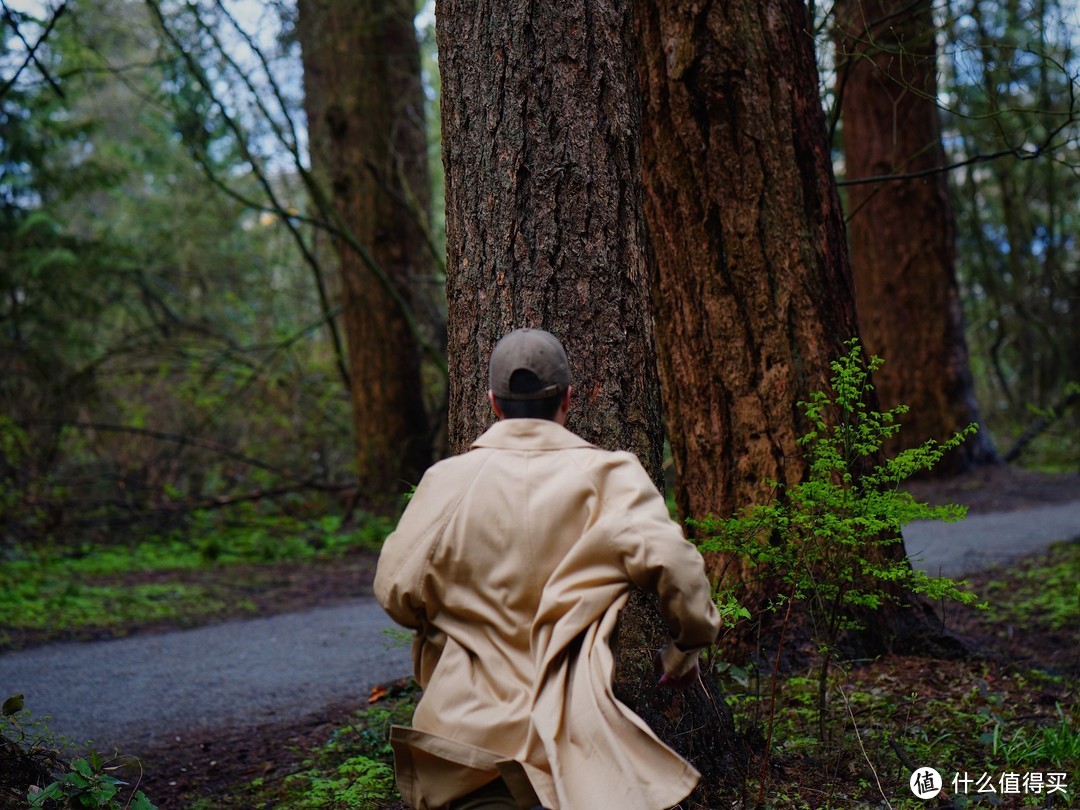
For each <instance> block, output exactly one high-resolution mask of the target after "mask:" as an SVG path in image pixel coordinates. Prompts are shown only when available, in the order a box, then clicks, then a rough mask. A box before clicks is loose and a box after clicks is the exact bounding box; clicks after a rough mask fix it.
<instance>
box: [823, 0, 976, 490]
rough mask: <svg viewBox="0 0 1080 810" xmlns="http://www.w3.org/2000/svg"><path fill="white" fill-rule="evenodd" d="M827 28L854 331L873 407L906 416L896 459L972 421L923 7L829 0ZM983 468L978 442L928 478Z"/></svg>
mask: <svg viewBox="0 0 1080 810" xmlns="http://www.w3.org/2000/svg"><path fill="white" fill-rule="evenodd" d="M835 31H836V41H837V61H838V65H837V85H838V88H839V91H838V97H839V98H840V101H841V106H840V110H841V121H842V123H843V133H842V134H843V144H844V160H845V175H846V179H847V181H848V183H849V184H848V185H847V186H846V188H845V192H846V195H847V203H848V205H847V209H848V212H849V214H848V237H849V240H850V250H851V262H852V266H853V270H854V276H855V291H856V301H857V308H858V313H859V326H860V329H861V332H862V336H863V340H864V343H865V346H866V349H867V351H869V352H870V353H872V354H877V355H880V356H881V357H882V358H884V360H885V361H886V362H885V365H884V366H883V367H882V368H881V370H880V371H878V372H877V373H876V374H875V375H874V383H875V386H876V388H877V392H878V397H879V399H880V401H881V404H882V406H883V407H886V408H892V407H895V406H896V405H899V404H906V405H908V406H910V408H911V410H910V412H909V413H908V414H907V415H906V416H905V417H904V418H903V419H902V424H903V426H904V427H903V430H902V431H901V432H900V434H899V435H898V436H897V437H896V439H895V440H894V441H893V442H892V444H891V445H890V446H889V447H888V448H887V449H888V450H889V451H890V452H895V451H898V450H901V449H904V448H907V447H914V446H917V445H920V444H922V443H923V442H925V441H926V440H927V439H938V440H940V439H944V438H947V437H948V436H951V435H952V434H953V433H954V432H955V431H957V430H959V429H960V428H963V427H966V426H967V425H968V424H970V423H971V422H977V421H979V413H978V406H977V404H976V401H975V392H974V382H973V380H972V376H971V369H970V365H969V362H968V349H967V341H966V340H965V337H964V324H963V318H962V315H961V311H960V300H959V292H958V289H957V281H956V271H955V222H954V216H953V206H952V199H951V197H950V193H949V185H948V180H947V177H946V175H945V173H944V172H943V171H940V169H941V168H942V167H943V166H944V165H945V154H944V149H943V148H942V144H941V125H940V121H939V119H938V109H937V76H936V54H935V43H934V36H935V33H936V29H935V26H934V19H933V8H932V4H931V2H930V0H917V2H914V3H913V2H910V0H840V2H838V3H837V4H836V28H835ZM906 175H911V176H910V177H905V176H906ZM873 178H880V179H878V180H873ZM994 460H996V454H995V452H994V448H993V446H992V445H991V443H990V440H989V438H988V437H987V436H986V435H985V434H983V433H980V434H976V436H974V437H973V438H971V439H969V440H968V441H967V442H965V443H964V444H963V445H961V446H960V447H959V448H957V449H956V450H954V451H952V452H951V453H950V454H948V455H947V456H946V457H945V458H944V459H943V460H942V462H941V464H939V465H938V466H937V467H936V468H935V470H934V472H935V473H941V474H955V473H958V472H961V471H963V470H964V469H967V468H969V467H970V466H972V465H973V464H980V463H986V462H989V461H994Z"/></svg>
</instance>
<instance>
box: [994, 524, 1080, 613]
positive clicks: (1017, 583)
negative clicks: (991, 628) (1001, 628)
mask: <svg viewBox="0 0 1080 810" xmlns="http://www.w3.org/2000/svg"><path fill="white" fill-rule="evenodd" d="M1077 571H1080V542H1071V543H1059V544H1057V545H1056V546H1054V547H1053V548H1052V549H1051V550H1050V552H1049V554H1048V555H1047V557H1046V559H1045V562H1043V563H1041V564H1038V565H1035V566H1033V567H1030V568H1018V569H1016V570H1010V571H1008V575H1009V576H1008V582H1004V581H1000V580H997V581H993V582H991V583H990V584H989V586H988V588H987V592H986V597H987V601H988V603H989V611H990V616H991V617H992V620H993V621H994V622H997V623H1000V624H1014V625H1016V624H1019V625H1024V624H1029V623H1031V622H1033V621H1034V622H1038V623H1040V624H1044V625H1047V626H1049V627H1051V628H1052V629H1054V630H1064V629H1066V628H1069V627H1075V626H1076V623H1077V622H1078V621H1080V578H1078V577H1077Z"/></svg>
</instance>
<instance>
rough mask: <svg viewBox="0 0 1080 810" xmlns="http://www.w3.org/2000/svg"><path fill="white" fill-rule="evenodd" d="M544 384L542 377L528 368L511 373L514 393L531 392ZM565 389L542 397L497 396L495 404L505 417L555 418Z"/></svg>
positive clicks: (511, 389)
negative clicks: (509, 397) (511, 397)
mask: <svg viewBox="0 0 1080 810" xmlns="http://www.w3.org/2000/svg"><path fill="white" fill-rule="evenodd" d="M543 387H544V385H543V383H542V382H541V381H540V378H539V377H537V376H536V375H535V374H533V373H532V372H531V371H528V370H527V369H523V368H519V369H518V370H517V371H515V372H514V373H513V374H511V375H510V391H511V393H514V394H531V393H533V392H534V391H539V390H540V389H541V388H543ZM564 393H565V391H564V390H560V391H558V392H557V393H554V394H552V395H551V396H549V397H543V398H541V399H503V398H502V397H495V404H496V405H498V406H499V410H500V411H502V415H503V418H504V419H547V420H549V421H551V420H553V419H554V418H555V414H557V413H558V412H559V405H560V404H561V403H562V398H563V394H564Z"/></svg>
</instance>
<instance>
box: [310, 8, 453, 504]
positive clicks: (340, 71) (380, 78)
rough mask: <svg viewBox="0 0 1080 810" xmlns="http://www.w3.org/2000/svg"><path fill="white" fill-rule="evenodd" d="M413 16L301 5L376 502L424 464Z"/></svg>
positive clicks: (314, 132)
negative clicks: (416, 311) (416, 310)
mask: <svg viewBox="0 0 1080 810" xmlns="http://www.w3.org/2000/svg"><path fill="white" fill-rule="evenodd" d="M414 16H415V8H414V5H413V2H412V0H391V1H390V2H381V1H380V0H363V1H362V2H346V1H345V0H300V2H299V4H298V22H297V31H298V34H299V37H300V42H301V46H302V48H303V62H304V91H305V109H306V111H307V116H308V130H309V139H310V151H311V157H312V164H313V168H315V169H317V170H318V173H319V174H321V175H323V176H325V177H327V178H328V180H329V183H330V186H331V189H332V203H333V206H334V208H335V211H336V214H337V217H336V219H337V224H338V227H339V228H340V229H342V230H347V231H348V232H349V237H350V238H347V237H346V236H345V235H344V234H343V233H340V232H339V233H338V235H337V237H336V238H335V247H336V250H337V254H338V257H339V266H340V271H341V280H342V285H341V286H342V305H343V320H344V324H345V332H346V337H347V342H348V355H349V368H350V378H351V385H350V388H351V392H350V395H351V399H352V407H353V419H354V424H355V428H356V444H357V462H358V469H359V483H360V488H361V492H362V493H363V495H364V496H365V498H370V499H371V500H372V502H373V504H374V505H376V506H380V505H381V506H383V507H388V506H392V505H393V504H394V503H395V502H396V498H397V497H398V496H399V495H400V494H401V493H402V492H403V491H404V490H405V489H406V487H407V485H408V484H409V483H415V482H416V481H418V480H419V476H420V473H422V472H423V470H424V468H425V467H427V465H428V464H429V463H430V461H431V430H430V428H429V425H428V420H427V416H426V413H425V408H424V390H423V385H422V383H421V350H420V347H419V342H418V334H417V332H416V329H415V322H413V321H412V315H411V312H412V308H413V306H414V303H415V302H416V301H417V299H418V297H419V296H418V295H417V294H416V290H417V279H419V278H423V277H429V276H431V275H432V269H431V268H432V264H431V256H430V253H429V252H428V251H429V248H428V247H427V240H426V234H425V231H424V229H425V227H426V224H427V223H426V220H427V217H428V216H429V214H428V212H429V210H430V202H429V197H430V191H429V182H428V169H427V145H426V132H425V128H424V107H423V88H422V85H421V81H420V56H419V46H418V43H417V39H416V30H415V26H414V24H413V17H414ZM358 246H359V247H362V248H363V249H366V251H367V252H368V253H369V256H368V257H365V256H364V255H363V253H362V252H361V251H360V250H358ZM373 264H374V265H375V266H376V267H377V268H379V269H380V272H377V271H375V270H374V269H373V267H372V265H373Z"/></svg>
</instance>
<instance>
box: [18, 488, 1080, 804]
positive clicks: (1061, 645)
mask: <svg viewBox="0 0 1080 810" xmlns="http://www.w3.org/2000/svg"><path fill="white" fill-rule="evenodd" d="M911 490H912V491H913V493H914V494H915V495H916V497H918V498H920V499H923V500H928V501H931V502H934V503H948V502H952V503H962V504H965V505H967V506H969V507H970V509H971V510H972V511H973V512H986V511H996V510H1010V509H1022V508H1025V507H1030V506H1037V505H1042V504H1047V503H1060V502H1065V501H1069V500H1075V499H1077V498H1078V497H1080V476H1077V475H1049V474H1041V473H1033V472H1027V471H1021V470H1015V469H1010V468H1005V467H994V468H988V469H983V470H978V471H976V472H974V473H970V474H968V475H965V476H961V477H958V478H955V479H952V480H949V481H945V482H937V481H921V482H917V483H915V484H913V485H912V486H911ZM374 561H375V556H374V555H371V554H360V555H354V556H351V557H349V558H347V559H346V560H344V561H341V560H338V561H334V562H331V563H313V564H309V565H302V566H300V565H297V564H295V563H290V564H288V565H283V566H280V567H276V568H274V569H271V570H270V571H266V570H261V571H259V572H258V573H257V575H256V574H255V572H251V573H252V574H253V576H251V577H250V578H248V580H247V584H246V585H245V586H244V588H245V592H244V593H243V594H242V596H243V598H245V599H250V600H252V601H254V602H255V604H256V606H257V609H258V611H259V613H260V615H268V614H272V613H282V612H287V611H292V610H300V609H303V608H306V607H310V606H314V605H324V604H330V603H333V602H335V601H338V600H342V599H348V598H354V597H357V596H361V595H364V593H369V592H370V591H369V585H370V581H371V575H372V572H373V564H374ZM199 576H210V577H213V576H215V575H214V574H205V573H203V574H200V575H199ZM222 576H223V577H225V576H227V578H228V580H229V581H230V582H234V583H235V582H236V581H237V578H236V572H235V571H231V572H229V573H228V574H227V575H225V574H222ZM995 576H1000V575H999V574H994V573H988V574H982V575H979V576H976V577H972V578H970V579H971V581H972V584H973V586H975V588H976V590H978V588H979V587H980V586H981V585H985V583H986V582H988V581H989V580H990V579H992V578H994V577H995ZM358 583H359V584H358ZM222 584H223V585H224V583H222ZM945 619H946V621H947V623H948V626H949V628H950V629H952V630H953V631H955V632H956V633H958V634H960V635H961V636H963V637H965V638H966V639H968V641H969V644H970V645H971V647H972V649H973V650H975V651H976V653H977V656H978V658H979V659H980V660H982V661H983V662H989V663H988V664H985V663H984V664H980V666H986V665H989V666H990V671H991V672H999V673H1003V672H1008V671H1011V670H1015V669H1016V668H1017V667H1021V668H1023V667H1032V666H1035V667H1040V668H1043V669H1045V670H1047V671H1050V672H1056V673H1061V674H1064V675H1066V676H1068V677H1069V678H1070V679H1072V680H1071V682H1072V683H1075V679H1076V678H1077V677H1080V663H1078V658H1077V650H1078V644H1080V639H1078V633H1077V630H1076V629H1075V628H1073V629H1072V630H1071V631H1069V632H1062V631H1058V630H1053V629H1052V628H1049V627H1038V626H1036V627H1024V628H1008V627H1002V626H1000V625H992V624H989V623H988V622H987V620H986V617H985V616H983V615H981V614H980V613H979V612H978V611H974V610H971V609H967V608H951V609H950V610H949V612H948V615H947V616H946V617H945ZM169 629H175V627H174V626H163V625H154V626H142V627H136V628H129V630H130V631H131V632H160V631H164V630H169ZM106 632H107V631H104V630H103V631H101V634H105V633H106ZM22 641H23V642H31V643H32V642H33V641H34V640H33V639H22ZM971 667H972V664H971V661H970V660H968V661H962V660H958V661H941V660H933V661H929V660H926V659H921V658H904V657H896V658H890V659H885V660H881V661H878V662H875V663H874V664H872V665H871V666H870V667H867V668H864V669H863V670H861V671H860V677H861V678H866V679H870V680H873V679H874V678H880V679H886V680H889V679H891V680H893V681H896V682H899V683H902V684H904V685H905V688H908V687H909V685H910V688H922V689H934V688H937V689H939V690H940V691H941V694H942V695H944V696H945V698H946V699H947V697H948V689H949V688H951V687H949V686H948V685H947V684H948V683H952V682H955V683H963V684H967V683H969V681H970V678H968V677H967V675H968V674H969V673H968V672H967V670H968V669H970V668H971ZM952 676H955V677H952ZM950 677H952V681H950ZM927 678H930V679H931V681H933V682H934V683H937V684H938V685H937V686H936V687H935V686H933V685H932V684H931V685H930V686H927V685H926V680H927ZM917 683H918V684H921V686H918V687H916V684H917ZM956 688H959V687H956ZM1063 688H1064V687H1063ZM1039 699H1041V700H1043V701H1044V702H1046V701H1049V702H1050V704H1051V705H1052V704H1053V702H1054V701H1055V700H1067V701H1069V702H1070V703H1071V702H1073V701H1074V700H1075V695H1072V694H1071V693H1069V694H1053V695H1044V696H1041V697H1040V698H1039ZM356 708H357V707H355V706H347V705H343V706H332V707H327V708H326V709H325V711H323V712H322V714H320V715H319V716H317V717H314V718H310V719H308V720H306V721H304V722H302V723H283V724H279V725H274V726H269V727H260V728H236V729H232V730H229V731H226V732H222V733H219V734H213V735H210V734H199V735H186V736H184V737H183V738H182V739H181V740H178V741H177V742H176V744H175V745H172V746H169V747H167V748H162V749H156V750H144V751H132V752H126V753H131V754H135V755H137V756H139V757H140V759H141V761H142V764H143V771H144V772H143V774H142V776H141V784H142V788H143V789H144V790H145V792H146V793H147V795H148V796H149V797H150V798H151V800H152V801H154V802H155V803H156V804H157V805H158V807H159V808H160V810H181V808H186V807H188V806H189V805H190V804H191V803H192V801H194V800H195V799H200V798H201V799H203V803H202V804H201V805H200V806H201V807H204V808H205V807H214V806H215V803H214V799H213V797H214V796H219V797H220V796H227V795H229V794H230V788H231V787H232V786H236V785H240V784H243V783H245V782H249V781H250V780H252V779H255V778H260V777H261V778H264V779H267V780H270V779H275V778H279V777H282V776H284V775H286V774H289V773H294V772H296V771H298V770H299V768H300V763H301V762H302V760H303V758H304V752H306V751H308V750H310V749H311V748H312V747H314V746H316V745H319V744H321V743H324V742H325V741H326V740H327V739H328V737H329V736H330V734H331V733H332V732H333V730H334V729H336V728H338V727H340V726H341V725H344V724H346V723H348V722H349V721H350V719H351V717H352V713H353V711H354V710H355V709H356ZM1047 711H1049V710H1047ZM819 766H820V763H807V764H804V765H803V766H802V768H803V770H806V771H807V772H806V773H800V772H799V771H800V765H799V763H786V764H785V765H784V768H786V769H788V775H787V776H786V777H785V778H786V779H788V780H789V781H790V784H792V785H798V784H800V780H805V781H804V782H802V783H803V784H806V785H811V784H813V783H814V782H815V781H820V777H821V774H820V772H819V771H818V770H817V769H818V768H819ZM1073 778H1074V779H1075V778H1076V775H1075V774H1074V775H1073ZM229 806H236V805H233V804H230V805H229ZM808 806H823V805H815V804H814V803H811V804H810V805H808ZM928 806H930V805H928ZM936 806H944V805H936ZM396 807H403V805H396ZM387 810H389V808H387Z"/></svg>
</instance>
